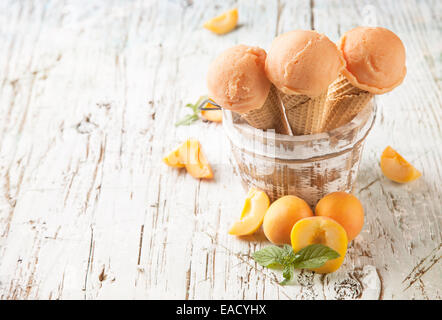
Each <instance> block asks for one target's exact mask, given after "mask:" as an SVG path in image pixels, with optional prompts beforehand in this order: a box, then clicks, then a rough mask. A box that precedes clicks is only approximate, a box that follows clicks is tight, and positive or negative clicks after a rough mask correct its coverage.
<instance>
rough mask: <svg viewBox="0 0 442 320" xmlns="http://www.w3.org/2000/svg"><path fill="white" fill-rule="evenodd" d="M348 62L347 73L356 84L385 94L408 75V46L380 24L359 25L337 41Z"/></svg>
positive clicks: (345, 70)
mask: <svg viewBox="0 0 442 320" xmlns="http://www.w3.org/2000/svg"><path fill="white" fill-rule="evenodd" d="M338 47H339V49H340V50H341V51H342V54H343V56H344V59H345V61H346V63H347V66H346V69H344V70H343V72H342V73H343V74H344V76H345V77H346V78H347V79H348V81H349V82H350V83H351V84H352V85H353V86H355V87H358V88H360V89H362V90H365V91H368V92H371V93H374V94H383V93H386V92H389V91H391V90H393V89H394V88H395V87H397V86H398V85H400V84H401V83H402V81H403V80H404V78H405V74H406V73H407V68H406V66H405V47H404V45H403V43H402V41H401V39H399V37H398V36H397V35H395V34H394V33H393V32H391V31H390V30H388V29H385V28H381V27H376V28H372V27H357V28H354V29H352V30H350V31H348V32H346V33H345V34H344V35H343V36H342V38H341V39H340V41H339V43H338Z"/></svg>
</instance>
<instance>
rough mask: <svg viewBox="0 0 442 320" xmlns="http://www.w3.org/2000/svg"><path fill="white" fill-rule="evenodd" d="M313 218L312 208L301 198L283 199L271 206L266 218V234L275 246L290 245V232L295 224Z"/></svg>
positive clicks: (264, 224) (264, 223) (285, 197)
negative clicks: (303, 219)
mask: <svg viewBox="0 0 442 320" xmlns="http://www.w3.org/2000/svg"><path fill="white" fill-rule="evenodd" d="M312 216H313V212H312V210H311V209H310V206H309V205H308V204H307V202H305V201H304V200H302V199H301V198H298V197H296V196H284V197H281V198H279V199H278V200H276V201H275V202H273V203H272V204H271V205H270V207H269V209H268V210H267V212H266V214H265V216H264V222H263V224H262V226H263V230H264V234H265V235H266V237H267V239H269V241H270V242H272V243H274V244H284V243H290V232H291V231H292V228H293V226H294V224H295V223H296V222H298V221H299V220H301V219H302V218H306V217H312Z"/></svg>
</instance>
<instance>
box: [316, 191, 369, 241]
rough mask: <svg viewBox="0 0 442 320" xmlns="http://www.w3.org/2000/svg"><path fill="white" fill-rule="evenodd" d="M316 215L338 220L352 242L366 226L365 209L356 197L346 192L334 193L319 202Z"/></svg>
mask: <svg viewBox="0 0 442 320" xmlns="http://www.w3.org/2000/svg"><path fill="white" fill-rule="evenodd" d="M315 215H317V216H325V217H329V218H332V219H333V220H336V221H337V222H338V223H339V224H341V226H343V227H344V229H345V231H346V232H347V237H348V241H352V240H353V239H354V238H356V236H357V235H358V234H359V233H360V232H361V230H362V227H363V226H364V208H363V207H362V204H361V202H360V201H359V199H358V198H356V197H355V196H354V195H352V194H349V193H346V192H332V193H329V194H328V195H326V196H325V197H324V198H322V199H321V200H319V202H318V204H317V205H316V208H315Z"/></svg>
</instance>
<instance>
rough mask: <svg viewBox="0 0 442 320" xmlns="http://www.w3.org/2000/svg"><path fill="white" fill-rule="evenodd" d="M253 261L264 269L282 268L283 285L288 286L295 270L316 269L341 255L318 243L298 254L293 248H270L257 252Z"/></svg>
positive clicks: (286, 246) (287, 246) (285, 246)
mask: <svg viewBox="0 0 442 320" xmlns="http://www.w3.org/2000/svg"><path fill="white" fill-rule="evenodd" d="M252 257H253V259H254V260H255V261H256V262H257V263H258V264H260V265H262V266H263V267H267V268H282V270H283V272H282V276H283V277H284V280H283V281H281V282H280V284H281V285H286V284H287V283H289V282H290V281H292V280H293V275H294V269H315V268H319V267H322V266H323V265H324V264H325V263H326V262H327V261H329V260H333V259H336V258H339V257H340V255H339V253H337V252H336V251H335V250H333V249H332V248H329V247H327V246H324V245H322V244H319V243H316V244H311V245H309V246H307V247H305V248H303V249H301V250H299V251H298V252H296V253H295V252H294V251H293V249H292V247H291V246H289V245H287V244H286V245H284V246H283V247H282V248H281V247H278V246H268V247H265V248H264V249H261V250H259V251H256V252H254V253H253V255H252Z"/></svg>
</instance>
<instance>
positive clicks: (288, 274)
mask: <svg viewBox="0 0 442 320" xmlns="http://www.w3.org/2000/svg"><path fill="white" fill-rule="evenodd" d="M292 251H293V250H292ZM293 274H294V268H293V266H292V265H286V266H284V270H283V272H282V276H283V277H284V280H282V281H281V282H280V283H279V284H280V285H282V286H285V285H286V284H288V283H289V282H290V281H292V280H293Z"/></svg>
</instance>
